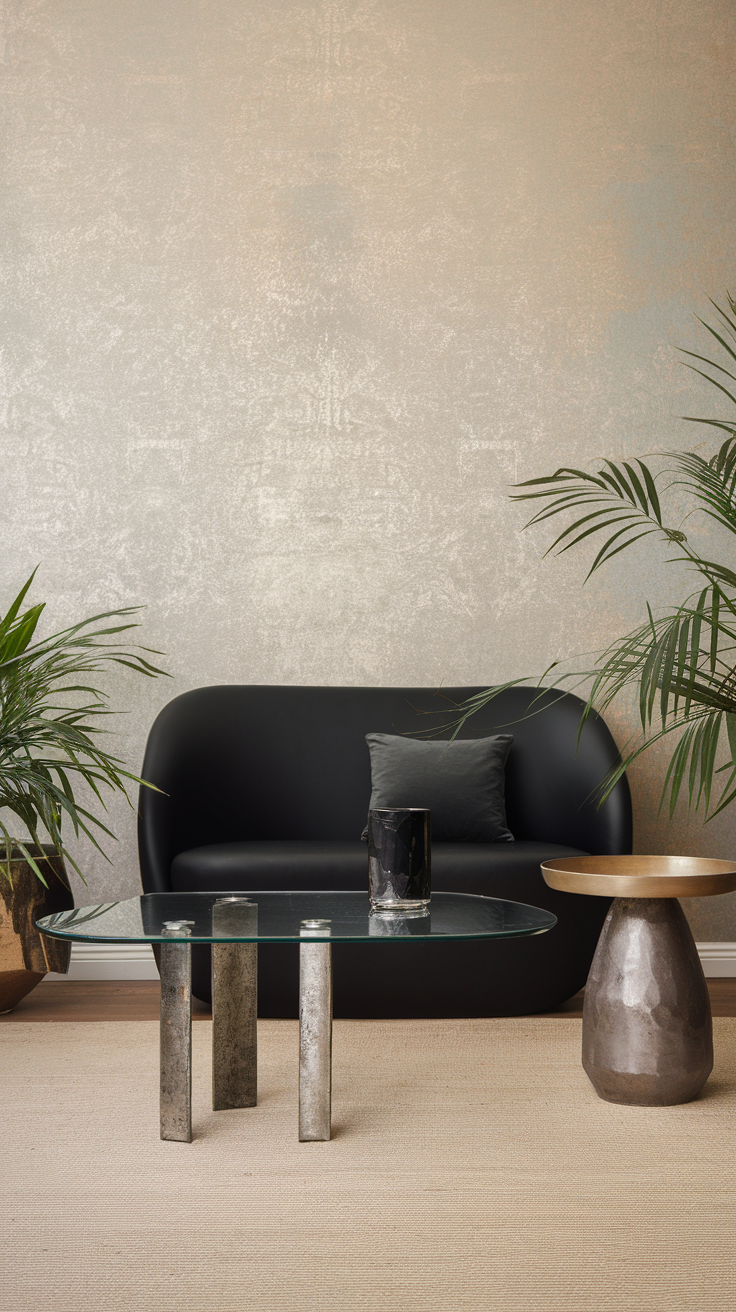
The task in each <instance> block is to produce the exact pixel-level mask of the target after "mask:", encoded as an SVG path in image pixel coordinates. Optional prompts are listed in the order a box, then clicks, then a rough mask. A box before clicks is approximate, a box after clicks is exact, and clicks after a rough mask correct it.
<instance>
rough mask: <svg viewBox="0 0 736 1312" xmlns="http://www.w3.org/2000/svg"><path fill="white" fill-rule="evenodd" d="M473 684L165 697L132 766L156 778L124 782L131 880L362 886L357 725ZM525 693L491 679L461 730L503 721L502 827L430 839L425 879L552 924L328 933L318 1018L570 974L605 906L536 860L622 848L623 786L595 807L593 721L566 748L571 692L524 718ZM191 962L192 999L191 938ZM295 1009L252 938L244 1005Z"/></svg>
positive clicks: (553, 695)
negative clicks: (455, 938)
mask: <svg viewBox="0 0 736 1312" xmlns="http://www.w3.org/2000/svg"><path fill="white" fill-rule="evenodd" d="M477 691H479V690H478V689H475V688H453V689H443V690H442V691H441V692H440V693H437V692H436V691H434V690H430V689H426V688H424V689H422V688H420V689H396V688H329V687H322V688H305V687H270V686H267V687H259V686H237V685H228V686H223V687H211V688H198V689H195V690H194V691H193V692H188V693H184V694H183V696H180V697H177V698H175V699H174V700H173V701H172V702H170V703H169V704H168V706H166V707H164V709H163V710H162V711H161V713H160V715H159V716H158V718H157V719H156V721H155V723H154V725H153V727H152V729H151V733H150V736H149V739H148V745H147V748H146V754H145V760H144V762H143V769H142V775H143V778H145V779H147V780H150V782H151V783H154V784H156V786H157V787H158V788H160V789H161V790H162V792H160V793H154V792H152V791H151V790H150V789H147V788H142V789H141V792H140V804H139V826H138V831H139V852H140V865H141V878H142V883H143V888H144V890H145V891H146V892H156V891H162V892H163V891H166V890H169V889H174V890H178V891H184V890H217V891H219V892H248V891H256V890H258V889H339V888H360V889H362V888H365V889H367V851H366V845H365V843H364V842H362V841H361V838H360V835H361V831H362V829H363V827H364V825H365V820H366V811H367V807H368V800H369V796H370V765H369V757H368V749H367V747H366V743H365V735H366V733H369V732H376V731H377V732H383V733H410V734H416V733H418V732H419V731H420V730H423V729H425V728H427V726H428V725H432V726H436V725H440V724H442V723H443V715H439V716H438V715H437V712H438V711H443V712H444V713H445V714H447V713H448V711H449V710H450V709H451V708H452V706H453V705H454V704H455V703H457V702H460V701H462V700H463V699H464V698H466V697H467V696H469V695H470V694H471V693H474V692H477ZM538 695H539V693H538V689H531V688H512V689H509V690H507V691H506V692H504V693H502V694H500V695H499V696H498V697H497V698H496V699H495V700H494V701H493V702H491V703H490V705H489V706H487V707H486V708H484V710H483V711H481V712H479V713H478V714H476V715H475V716H473V717H472V718H471V719H470V720H469V721H468V722H467V724H466V725H465V726H464V729H463V732H462V736H463V737H482V736H484V735H486V734H490V733H494V732H507V733H508V732H510V733H512V734H513V735H514V741H513V745H512V748H511V752H510V755H509V759H508V763H507V767H506V801H507V812H508V823H509V826H510V829H511V832H512V833H513V834H514V836H515V840H516V841H515V842H513V843H491V844H484V843H445V844H441V843H435V844H434V845H433V848H432V886H433V888H434V889H436V890H439V889H444V890H454V891H457V892H465V893H482V894H485V895H487V896H490V897H500V898H510V899H512V900H514V901H517V902H528V903H532V904H534V905H536V906H541V907H547V908H548V909H549V910H550V911H553V912H554V914H555V915H556V916H557V918H558V923H557V925H556V927H555V928H554V929H553V930H552V931H550V932H549V933H547V934H544V935H541V936H539V937H534V938H524V939H509V940H503V941H497V942H477V943H472V942H471V943H467V942H466V943H457V942H447V943H437V944H433V943H407V942H406V941H403V942H401V943H396V942H391V941H387V942H385V943H375V944H374V943H371V944H336V945H335V947H334V949H333V952H334V989H335V1015H336V1016H345V1017H348V1016H349V1017H384V1016H386V1017H391V1016H407V1017H414V1016H501V1015H503V1016H513V1015H519V1014H523V1013H526V1012H535V1011H546V1010H549V1009H550V1008H552V1007H555V1006H557V1005H558V1004H559V1003H561V1002H563V1001H564V1000H565V999H566V998H569V997H571V996H572V995H573V994H574V993H576V992H577V991H578V989H580V988H582V986H583V985H584V983H585V980H586V977H587V973H588V969H589V967H590V962H591V960H592V956H593V952H594V950H595V946H596V942H597V939H598V934H599V932H600V928H601V925H602V923H603V920H604V918H605V914H606V911H607V908H608V902H607V900H606V899H603V898H594V897H578V896H576V895H574V894H568V893H557V892H555V891H553V890H552V889H550V888H547V886H546V884H545V883H544V880H543V879H542V875H541V872H540V869H539V865H540V862H541V861H543V860H545V859H546V858H551V857H555V856H567V855H570V856H572V855H575V854H576V853H579V852H581V851H582V852H593V853H596V854H599V853H608V852H614V853H615V852H630V851H631V800H630V796H629V789H628V784H627V782H626V780H625V779H623V780H622V781H621V782H620V783H619V784H618V785H617V787H616V789H615V790H614V792H613V793H612V795H611V796H610V797H609V798H608V800H607V801H606V803H605V805H604V806H602V807H601V808H600V809H597V808H596V805H595V803H594V801H593V800H591V796H590V795H591V793H592V791H593V790H594V789H595V787H596V785H597V784H598V783H599V782H600V780H601V778H602V777H603V776H604V775H605V773H606V771H607V770H608V769H609V768H610V766H611V764H612V762H613V761H614V760H615V759H616V747H615V745H614V742H613V739H612V738H611V735H610V733H609V731H608V729H607V728H606V725H605V723H604V722H603V720H602V719H601V718H600V717H599V716H595V715H594V716H592V717H591V718H590V719H589V720H588V722H587V723H586V726H585V728H584V731H583V734H582V738H581V742H580V745H579V747H577V746H576V736H577V732H578V726H579V722H580V713H581V710H582V702H581V701H580V699H579V698H578V697H575V696H574V695H572V694H570V693H562V692H560V691H558V690H554V691H553V690H548V691H547V692H545V693H544V695H543V698H542V700H541V701H537V702H536V703H535V706H534V708H533V714H531V715H529V716H527V717H526V718H525V716H526V712H527V710H528V708H529V706H530V703H531V702H532V700H533V699H534V698H535V697H536V698H538ZM426 712H429V713H431V715H432V718H431V719H428V717H427V715H426V714H425V713H426ZM444 736H449V733H447V732H446V733H445V735H444ZM192 973H193V989H194V993H195V996H197V997H199V998H201V999H203V1000H209V998H210V996H211V994H210V950H209V948H204V947H195V948H194V949H193V966H192ZM297 1014H298V955H297V947H296V946H295V945H288V944H287V945H285V944H272V945H266V946H262V947H261V948H260V949H259V1015H262V1016H295V1015H297Z"/></svg>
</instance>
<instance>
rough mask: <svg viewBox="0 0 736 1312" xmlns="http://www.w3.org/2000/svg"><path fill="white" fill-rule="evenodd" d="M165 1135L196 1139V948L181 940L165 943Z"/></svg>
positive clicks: (186, 1140)
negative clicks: (193, 1121) (194, 1102)
mask: <svg viewBox="0 0 736 1312" xmlns="http://www.w3.org/2000/svg"><path fill="white" fill-rule="evenodd" d="M170 932H172V933H174V934H179V935H180V936H181V935H186V934H187V933H188V932H189V931H188V929H186V928H181V929H177V930H173V931H170ZM161 1138H162V1139H175V1140H178V1141H179V1142H181V1143H191V1141H192V948H191V944H189V943H186V942H184V943H182V942H181V941H179V942H178V943H162V944H161Z"/></svg>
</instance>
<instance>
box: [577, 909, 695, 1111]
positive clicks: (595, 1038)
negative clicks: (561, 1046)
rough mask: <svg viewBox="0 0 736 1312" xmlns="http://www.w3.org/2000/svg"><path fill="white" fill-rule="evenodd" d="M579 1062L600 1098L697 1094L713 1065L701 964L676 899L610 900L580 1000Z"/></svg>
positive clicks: (661, 1100) (684, 1098)
mask: <svg viewBox="0 0 736 1312" xmlns="http://www.w3.org/2000/svg"><path fill="white" fill-rule="evenodd" d="M583 1066H584V1068H585V1071H586V1073H587V1075H588V1077H589V1079H590V1081H591V1083H592V1085H593V1087H594V1089H595V1091H596V1093H597V1094H598V1096H599V1097H600V1098H604V1099H605V1100H606V1101H607V1102H617V1103H628V1104H634V1105H638V1106H648V1107H666V1106H670V1105H672V1104H674V1103H682V1102H690V1101H691V1100H692V1099H693V1098H697V1096H698V1094H699V1093H700V1091H701V1089H702V1088H703V1085H704V1084H705V1082H706V1080H707V1078H708V1076H709V1075H710V1072H711V1070H712V1069H713V1027H712V1022H711V1011H710V999H709V996H708V988H707V985H706V983H705V977H704V975H703V968H702V966H701V964H700V959H699V957H698V953H697V950H696V947H695V943H694V941H693V936H692V933H691V931H690V926H689V925H688V923H687V920H686V919H685V915H684V913H683V910H682V907H681V906H680V903H679V902H678V901H677V899H676V898H672V897H670V898H640V897H621V898H615V899H614V901H613V903H612V905H611V909H610V911H609V912H608V915H607V917H606V921H605V924H604V926H603V929H602V931H601V936H600V939H599V941H598V947H597V949H596V953H595V956H594V958H593V964H592V966H591V968H590V975H589V976H588V983H587V984H586V987H585V1002H584V1006H583Z"/></svg>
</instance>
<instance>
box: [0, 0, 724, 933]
mask: <svg viewBox="0 0 736 1312" xmlns="http://www.w3.org/2000/svg"><path fill="white" fill-rule="evenodd" d="M4 21H5V45H4V65H3V81H2V97H3V114H4V125H3V137H4V139H5V141H6V143H7V148H8V158H7V165H6V181H5V196H6V198H7V209H6V224H5V232H6V258H5V261H4V264H3V274H2V277H3V290H4V293H5V304H6V319H5V324H6V329H5V334H4V337H5V354H4V360H5V380H4V384H3V386H4V392H5V396H6V404H5V409H4V412H3V414H4V419H3V428H2V453H1V458H2V469H3V476H4V477H3V483H4V488H3V491H4V495H3V514H2V517H1V518H0V534H1V535H2V588H3V596H5V597H9V596H10V595H11V593H12V591H13V589H15V588H17V586H18V584H19V583H20V581H21V580H22V579H23V578H24V576H25V575H26V573H27V572H28V571H29V570H30V568H31V567H32V566H33V565H34V564H35V563H36V562H38V561H40V562H41V566H42V568H41V571H40V575H39V583H38V588H37V594H38V595H39V596H41V595H43V596H46V597H47V598H48V603H49V604H48V611H49V621H50V622H53V623H54V624H61V623H64V622H66V621H69V620H70V619H72V618H77V617H81V616H82V615H83V614H85V613H87V612H89V611H90V610H94V609H98V608H101V607H104V606H110V605H121V604H129V603H133V602H141V603H145V604H146V605H147V606H148V612H147V616H146V621H145V624H146V627H145V635H146V638H147V639H148V640H149V641H150V642H151V643H152V644H153V645H155V646H158V647H161V648H163V649H164V650H165V651H166V652H167V653H168V657H167V659H168V666H169V668H170V670H171V671H172V673H173V676H174V678H173V681H172V682H171V683H170V684H167V685H166V686H164V684H163V683H161V684H156V685H151V686H146V687H142V686H141V685H140V684H139V683H137V682H136V681H135V680H134V679H133V678H132V676H131V677H130V678H129V679H127V678H125V677H122V676H121V678H120V680H119V681H118V683H117V684H116V685H115V687H114V694H115V700H116V703H117V704H119V705H121V706H126V707H128V708H130V715H129V717H128V720H127V721H126V722H125V735H124V740H123V742H122V746H123V748H124V750H125V751H126V752H127V754H128V756H129V759H130V761H131V763H132V764H133V765H134V766H138V764H139V763H140V759H141V753H142V747H143V743H144V740H145V734H146V730H147V727H148V725H149V724H150V721H151V718H152V717H153V715H154V713H155V711H156V709H157V707H158V706H159V705H160V704H161V703H162V702H163V700H165V699H167V698H168V697H169V696H171V695H172V694H173V693H176V692H181V691H183V690H185V689H186V688H189V687H192V686H196V685H198V684H203V683H212V682H219V681H248V682H249V681H264V682H274V683H279V682H284V683H288V682H296V683H307V682H315V683H320V682H326V683H366V684H370V683H377V684H403V683H412V684H420V683H426V684H435V683H439V682H440V681H444V682H446V683H461V682H465V681H467V682H469V683H483V682H487V681H488V682H490V681H495V680H499V679H504V678H507V677H510V676H513V675H516V674H518V673H521V672H524V671H531V672H536V671H539V670H541V669H542V668H544V666H545V665H546V664H547V663H548V662H549V661H550V660H552V659H553V658H554V657H556V656H558V655H569V654H571V653H575V652H578V651H583V650H589V649H590V648H593V647H596V646H598V645H600V644H602V643H604V642H605V641H606V640H607V639H608V638H609V637H610V636H612V635H613V634H614V633H615V632H616V631H617V630H619V629H620V628H621V627H622V626H624V625H628V624H629V623H631V622H632V621H634V620H635V619H637V618H638V617H639V616H640V614H641V612H642V607H643V602H644V598H645V597H647V596H649V597H651V598H652V600H654V601H658V600H659V601H665V600H667V598H668V597H670V596H674V595H676V592H677V587H679V586H681V584H682V580H681V579H680V580H676V579H674V578H671V577H670V575H669V574H668V573H667V572H666V570H664V569H663V568H662V567H659V566H658V565H657V563H656V561H652V560H651V559H650V558H649V557H648V555H647V554H644V553H642V555H641V556H640V557H638V558H636V559H634V558H633V557H632V558H631V559H629V560H626V559H624V560H622V562H621V565H620V566H619V567H618V568H615V567H614V568H611V569H610V570H609V571H608V573H607V574H606V575H605V576H604V577H602V578H601V579H600V581H599V582H598V583H596V584H593V585H589V586H588V587H587V588H586V589H585V590H583V589H582V587H581V584H582V579H583V574H584V568H583V566H584V560H583V557H581V558H579V559H577V560H573V559H568V558H565V560H564V561H563V562H557V561H550V560H548V561H543V560H542V553H543V550H544V547H545V546H546V544H547V541H548V538H547V537H546V536H545V535H544V534H543V533H536V534H533V533H527V534H523V533H522V532H521V527H522V524H523V522H524V518H525V516H524V513H523V510H522V509H521V508H519V507H515V506H513V505H512V504H511V503H510V502H509V500H508V498H507V491H508V485H509V484H510V483H511V482H512V481H513V480H514V479H515V478H520V477H529V476H533V475H535V474H539V473H543V472H546V471H548V470H550V469H551V468H553V467H554V466H556V465H557V464H560V463H579V462H585V461H589V460H591V459H593V458H594V457H596V456H597V455H600V454H609V455H612V456H617V455H621V454H623V453H638V452H642V451H646V450H651V449H652V448H654V447H657V446H660V447H661V446H665V447H666V446H668V445H671V444H672V443H676V442H683V441H686V440H688V439H691V438H692V436H693V434H692V432H691V431H689V430H687V429H686V427H685V425H682V424H679V423H678V422H677V420H676V418H675V417H676V416H677V415H679V414H681V413H683V412H684V411H687V410H691V409H692V407H694V406H700V407H701V408H702V407H703V406H704V405H707V404H711V403H710V401H709V399H707V398H704V397H703V394H702V389H701V388H699V387H698V385H697V382H696V380H694V379H692V378H691V377H689V376H688V375H687V374H686V373H685V371H684V370H683V369H682V368H681V367H680V366H679V365H678V364H677V363H676V360H675V356H674V351H673V347H674V346H675V345H677V344H679V343H685V344H693V343H694V342H695V341H696V340H697V338H696V326H695V324H694V322H693V321H692V318H691V314H690V312H691V311H692V310H693V309H697V310H699V311H703V310H704V308H705V307H706V305H707V301H706V297H707V295H715V296H718V295H720V294H722V292H723V289H724V287H725V286H726V285H728V282H729V279H730V278H731V276H732V262H731V258H730V257H731V255H732V251H733V246H734V240H733V238H734V206H733V197H734V140H733V130H734V80H733V67H734V63H733V60H734V33H735V31H736V15H735V14H734V10H733V5H732V3H731V2H730V0H698V3H697V4H693V3H680V2H678V0H658V2H655V0H620V2H619V3H617V4H611V3H609V2H608V0H564V2H563V3H560V0H453V3H449V2H448V0H414V2H413V3H412V2H411V0H322V2H321V3H320V2H317V3H314V4H311V5H310V4H304V5H299V4H295V3H291V2H290V0H199V2H198V3H197V2H196V0H176V2H175V3H174V0H137V2H136V0H125V3H115V2H114V0H86V2H84V3H75V2H73V0H34V2H33V3H29V0H7V2H6V4H5V6H4ZM616 729H617V731H618V732H619V733H624V732H625V731H626V715H625V713H624V712H621V714H620V715H619V717H618V721H617V724H616ZM660 771H661V766H660V763H659V762H658V761H652V763H651V764H650V766H648V767H646V768H643V769H642V770H640V771H638V772H637V773H636V775H635V778H634V784H635V788H636V795H637V823H638V829H637V842H638V846H639V849H640V850H647V849H650V850H672V851H677V850H681V849H682V848H683V846H684V845H686V846H687V849H688V850H691V851H702V852H717V853H719V854H726V853H729V854H730V853H732V851H733V841H734V820H733V819H731V818H729V819H727V820H724V821H722V822H720V823H718V824H714V825H713V826H711V827H710V828H709V829H708V830H706V831H705V832H702V831H701V826H700V823H699V822H689V823H688V822H687V821H686V820H684V819H682V820H678V822H677V824H676V826H674V827H672V828H669V827H667V826H666V825H665V824H664V823H660V822H657V820H656V818H655V816H654V809H655V803H656V796H657V780H658V778H659V777H660ZM113 818H114V821H115V824H116V826H117V828H118V831H119V833H120V837H121V842H120V845H119V847H118V848H117V849H116V851H115V854H114V856H115V864H114V870H113V871H112V872H109V873H106V872H104V871H103V870H102V868H101V866H100V863H99V861H96V860H94V859H91V858H89V857H88V856H86V857H85V864H86V868H87V869H88V871H89V875H90V881H91V887H92V891H94V892H97V891H100V892H101V891H102V889H103V887H104V888H106V889H109V890H111V891H112V890H115V891H122V890H124V889H129V890H131V891H132V890H133V889H134V888H135V886H136V862H135V848H134V827H133V823H132V817H130V816H128V815H127V814H126V813H125V812H124V811H122V810H121V809H119V808H118V809H116V810H115V811H114V813H113ZM716 902H717V900H716V901H714V903H712V904H710V905H709V906H707V907H704V908H702V909H698V910H697V914H696V927H697V930H698V933H699V936H700V937H701V938H703V937H705V938H719V937H722V938H736V908H734V907H733V899H723V900H722V901H721V902H720V903H719V904H718V905H716ZM729 903H730V904H731V906H730V907H729ZM729 916H730V918H729Z"/></svg>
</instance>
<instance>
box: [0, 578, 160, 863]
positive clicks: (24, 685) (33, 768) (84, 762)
mask: <svg viewBox="0 0 736 1312" xmlns="http://www.w3.org/2000/svg"><path fill="white" fill-rule="evenodd" d="M34 576H35V571H34V574H33V575H31V577H30V579H28V580H27V582H26V583H25V584H24V586H23V588H22V589H21V591H20V592H19V594H18V596H17V597H16V598H15V599H14V601H13V602H12V603H11V605H10V607H9V608H8V610H7V611H6V613H5V615H4V616H2V617H1V618H0V808H1V809H3V810H7V811H9V812H11V814H13V815H15V817H16V818H17V819H18V820H19V821H20V822H21V824H22V825H23V827H24V829H25V830H26V831H27V833H28V834H29V835H30V842H31V843H32V844H36V845H40V844H41V841H42V840H41V837H40V833H43V834H45V835H47V836H48V838H49V839H50V840H51V843H52V844H53V846H54V847H55V848H56V850H57V851H58V852H59V853H60V854H61V855H62V856H64V857H65V859H66V860H67V861H68V862H69V863H70V865H72V866H73V868H74V869H75V870H77V872H78V873H79V874H80V875H81V871H79V867H78V866H77V863H76V862H75V861H74V859H73V858H72V856H71V854H70V852H69V851H68V849H67V848H66V846H65V844H64V841H63V836H62V826H64V828H67V827H71V829H72V830H73V832H74V833H75V835H77V836H78V835H84V837H85V838H86V839H87V840H88V841H89V842H91V843H92V845H93V846H94V847H95V848H96V849H97V850H98V851H99V852H100V853H101V854H102V855H103V856H105V858H106V859H109V858H107V856H106V853H105V852H104V850H103V848H102V846H101V843H100V838H101V837H108V838H114V834H113V833H112V830H111V829H110V828H109V826H108V825H106V824H105V822H104V820H103V819H102V818H101V816H100V815H99V813H97V814H96V813H95V812H94V811H92V810H90V809H89V808H88V807H86V806H82V805H81V804H80V803H79V801H78V800H77V798H76V796H75V789H77V788H78V787H79V786H80V785H82V786H85V787H86V788H87V789H88V790H89V791H90V793H91V795H92V797H93V798H94V799H95V800H96V801H97V803H99V804H100V805H101V807H102V809H103V811H104V810H105V809H106V806H105V795H106V794H109V793H111V792H112V793H116V792H117V793H122V794H123V795H124V796H125V797H126V798H128V801H130V797H129V793H128V786H129V785H130V784H145V783H146V781H145V780H142V779H139V778H138V777H137V776H136V775H134V774H132V773H131V772H130V771H129V770H127V769H126V768H125V766H124V764H123V762H122V761H121V760H120V759H119V758H118V757H116V756H113V755H112V754H111V753H110V752H109V751H107V750H106V749H105V747H103V746H102V744H101V743H100V742H99V741H98V739H99V735H100V734H103V733H104V732H105V729H104V721H105V718H106V717H108V716H109V715H111V714H113V712H112V710H111V708H110V706H109V704H108V694H107V692H106V691H105V690H104V689H103V688H101V687H100V686H99V679H94V680H90V681H88V679H87V677H86V676H90V675H97V676H99V675H101V674H104V673H105V672H106V671H107V670H110V669H111V668H114V667H115V666H116V665H123V666H126V667H127V668H129V669H132V670H134V671H135V672H136V673H138V674H143V675H146V676H147V677H149V678H155V677H157V676H158V675H161V674H163V673H164V671H163V670H161V669H159V668H158V667H157V666H156V665H154V664H153V663H152V662H151V661H149V659H148V657H149V656H151V655H159V654H160V653H158V652H154V651H152V650H151V649H149V648H145V647H136V646H131V645H130V643H129V642H128V641H125V639H127V637H128V635H129V634H130V633H131V631H132V630H133V629H136V628H137V627H138V623H137V620H136V619H135V616H136V615H137V614H138V608H133V607H127V608H123V609H121V610H114V611H105V612H102V613H101V614H98V615H93V616H91V617H90V618H89V619H88V620H83V621H80V622H79V623H77V624H73V625H70V626H69V627H67V628H66V629H62V630H60V631H59V632H57V633H52V634H50V635H49V636H47V637H45V638H42V639H40V640H39V639H36V636H35V635H36V630H37V625H38V621H39V618H40V616H41V613H42V611H43V609H44V607H43V605H36V606H33V607H30V608H29V609H27V610H25V611H23V610H22V609H21V608H22V605H23V602H24V600H25V597H26V595H27V593H28V590H29V588H30V587H31V584H32V583H33V579H34ZM80 676H81V677H80ZM146 786H148V787H151V786H152V785H146ZM0 835H1V836H2V839H3V840H4V846H5V863H4V864H5V869H6V873H8V874H9V871H10V853H11V850H12V847H13V846H16V847H21V848H23V850H24V851H25V850H27V849H28V844H25V846H24V844H23V840H22V839H21V840H19V839H17V838H13V837H12V836H11V835H10V834H9V832H8V830H7V828H6V827H5V826H4V825H0ZM28 859H29V860H30V862H31V865H32V868H33V869H34V870H35V872H36V874H37V875H38V876H39V878H43V876H42V874H41V871H40V869H39V868H38V866H37V863H36V862H35V861H34V860H33V859H32V858H30V857H29V858H28Z"/></svg>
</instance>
